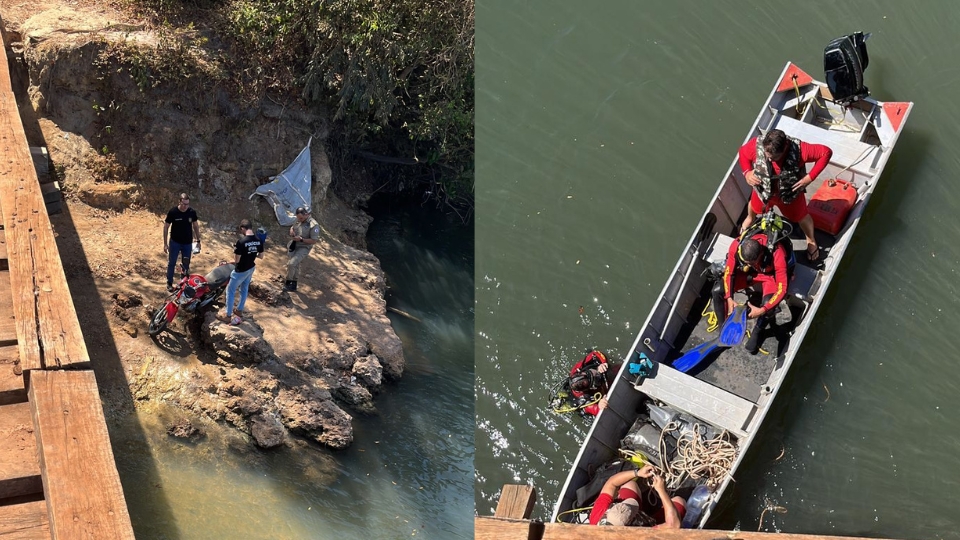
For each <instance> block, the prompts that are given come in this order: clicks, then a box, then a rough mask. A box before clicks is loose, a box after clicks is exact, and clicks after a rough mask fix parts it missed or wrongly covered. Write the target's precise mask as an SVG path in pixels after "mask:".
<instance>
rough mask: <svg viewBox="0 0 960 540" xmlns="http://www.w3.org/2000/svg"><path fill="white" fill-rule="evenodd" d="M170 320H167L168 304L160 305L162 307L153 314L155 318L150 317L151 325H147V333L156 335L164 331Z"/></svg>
mask: <svg viewBox="0 0 960 540" xmlns="http://www.w3.org/2000/svg"><path fill="white" fill-rule="evenodd" d="M168 322H170V321H168V320H167V305H166V304H164V305H162V306H160V309H158V310H157V312H156V313H154V314H153V318H152V319H150V326H149V327H147V333H148V334H150V335H151V336H155V335H157V334H159V333H160V332H163V329H164V328H166V327H167V323H168Z"/></svg>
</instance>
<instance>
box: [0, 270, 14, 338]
mask: <svg viewBox="0 0 960 540" xmlns="http://www.w3.org/2000/svg"><path fill="white" fill-rule="evenodd" d="M16 344H17V320H16V319H15V318H14V316H13V291H12V290H11V289H10V272H7V271H3V270H0V345H16Z"/></svg>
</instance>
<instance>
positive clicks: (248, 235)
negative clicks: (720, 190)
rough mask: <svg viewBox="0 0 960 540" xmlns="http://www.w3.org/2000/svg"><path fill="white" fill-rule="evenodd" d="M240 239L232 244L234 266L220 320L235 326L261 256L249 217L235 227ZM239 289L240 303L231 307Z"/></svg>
mask: <svg viewBox="0 0 960 540" xmlns="http://www.w3.org/2000/svg"><path fill="white" fill-rule="evenodd" d="M237 233H238V234H239V235H240V240H237V243H236V244H235V245H234V249H233V253H234V263H235V264H236V267H235V268H234V269H233V272H231V273H230V283H228V284H227V305H226V314H225V315H223V316H220V320H222V321H224V322H229V323H230V324H231V325H233V326H236V325H238V324H240V323H241V322H243V319H242V315H243V307H244V304H246V302H247V293H248V292H249V291H250V280H251V279H252V278H253V271H254V270H255V269H256V264H257V259H259V258H263V241H262V240H260V239H259V238H258V237H257V235H255V234H254V233H253V226H252V225H251V224H250V220H249V219H244V220H243V221H241V222H240V225H239V226H238V227H237ZM238 289H239V290H240V303H239V304H237V309H236V310H234V309H233V302H234V300H235V298H236V295H237V290H238Z"/></svg>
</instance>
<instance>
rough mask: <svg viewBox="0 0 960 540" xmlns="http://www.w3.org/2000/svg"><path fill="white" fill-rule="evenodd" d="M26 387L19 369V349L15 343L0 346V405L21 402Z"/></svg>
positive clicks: (25, 397) (24, 397)
mask: <svg viewBox="0 0 960 540" xmlns="http://www.w3.org/2000/svg"><path fill="white" fill-rule="evenodd" d="M26 400H27V389H26V387H25V386H24V384H23V372H22V371H21V370H20V351H18V350H17V346H16V344H14V345H5V346H0V405H7V404H9V403H22V402H24V401H26Z"/></svg>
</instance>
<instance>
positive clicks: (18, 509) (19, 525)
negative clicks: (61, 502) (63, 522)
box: [0, 501, 50, 540]
mask: <svg viewBox="0 0 960 540" xmlns="http://www.w3.org/2000/svg"><path fill="white" fill-rule="evenodd" d="M0 538H2V539H3V540H6V539H8V538H10V539H14V538H15V539H17V540H50V524H49V523H48V521H47V505H46V504H45V503H44V502H43V501H35V502H27V503H20V504H10V505H6V506H0Z"/></svg>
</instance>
